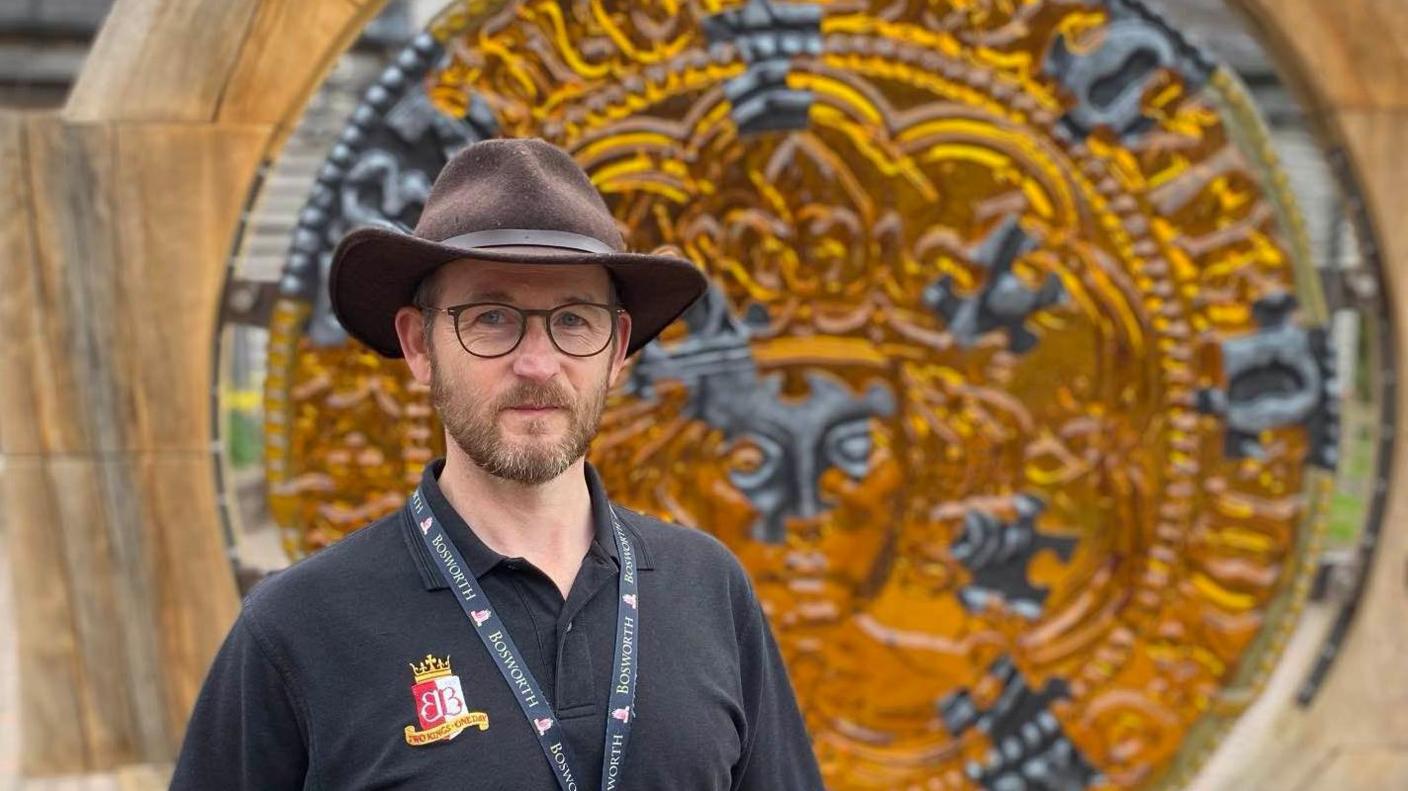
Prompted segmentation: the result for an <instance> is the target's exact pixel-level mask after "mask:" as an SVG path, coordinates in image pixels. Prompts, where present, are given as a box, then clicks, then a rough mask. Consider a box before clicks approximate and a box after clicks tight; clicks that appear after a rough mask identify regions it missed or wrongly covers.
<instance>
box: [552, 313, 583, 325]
mask: <svg viewBox="0 0 1408 791" xmlns="http://www.w3.org/2000/svg"><path fill="white" fill-rule="evenodd" d="M557 323H558V324H561V325H562V326H564V327H584V326H586V325H587V320H586V319H584V318H582V317H581V316H579V315H577V314H576V313H565V312H564V313H559V314H557Z"/></svg>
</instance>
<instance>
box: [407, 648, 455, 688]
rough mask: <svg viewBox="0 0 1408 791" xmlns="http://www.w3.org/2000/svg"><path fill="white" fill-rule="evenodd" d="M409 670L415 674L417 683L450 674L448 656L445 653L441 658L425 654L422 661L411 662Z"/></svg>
mask: <svg viewBox="0 0 1408 791" xmlns="http://www.w3.org/2000/svg"><path fill="white" fill-rule="evenodd" d="M411 672H412V673H414V674H415V677H416V683H417V684H420V683H422V682H425V681H430V680H431V679H434V678H442V677H444V676H448V675H450V657H449V656H448V655H446V657H445V658H444V659H441V658H439V657H437V656H431V655H430V654H426V655H425V661H424V662H412V663H411Z"/></svg>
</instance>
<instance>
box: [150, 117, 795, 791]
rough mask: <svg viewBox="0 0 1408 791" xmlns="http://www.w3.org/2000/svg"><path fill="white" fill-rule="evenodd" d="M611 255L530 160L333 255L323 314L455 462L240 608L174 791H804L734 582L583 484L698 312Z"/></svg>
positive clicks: (691, 539)
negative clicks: (649, 373) (378, 363)
mask: <svg viewBox="0 0 1408 791" xmlns="http://www.w3.org/2000/svg"><path fill="white" fill-rule="evenodd" d="M624 248H625V245H624V241H623V240H622V238H621V234H620V231H619V230H618V228H617V226H616V224H615V221H614V219H613V218H612V216H611V214H610V213H609V211H608V210H607V208H606V205H605V203H604V202H603V201H602V199H601V196H600V194H599V193H597V191H596V190H595V188H594V187H592V185H591V183H590V181H589V180H588V178H587V176H586V174H585V173H583V172H582V170H581V169H580V168H579V167H578V166H577V165H576V163H575V162H573V160H572V159H571V157H569V156H568V155H567V154H565V153H564V152H562V151H560V150H558V149H556V148H554V147H553V146H551V145H549V144H547V143H544V142H542V141H538V140H492V141H486V142H483V143H478V144H475V145H472V146H470V147H468V148H466V149H465V150H463V151H462V152H461V153H459V154H458V155H456V156H455V157H454V159H452V160H451V161H450V163H449V164H448V165H446V167H445V169H444V170H443V171H442V172H441V174H440V176H439V178H438V179H437V180H436V183H435V185H434V187H433V189H432V191H431V195H430V197H429V199H428V200H427V202H426V206H425V210H424V212H423V213H422V216H421V219H420V221H419V222H418V224H417V226H416V229H415V231H414V233H413V235H409V236H408V235H405V234H398V233H394V232H390V231H386V230H381V229H361V230H358V231H354V232H352V233H350V234H348V236H347V238H346V239H344V240H343V242H342V244H341V245H340V246H339V248H338V250H337V252H336V254H335V256H334V261H333V266H332V271H331V275H330V279H329V289H330V292H331V298H332V304H333V308H334V310H335V311H336V313H337V316H338V318H339V319H340V320H341V321H342V323H343V325H344V326H345V327H346V328H347V330H348V331H349V332H350V333H351V334H352V335H354V336H355V337H357V338H359V339H360V340H362V341H363V342H365V343H366V344H368V345H369V346H370V347H371V348H373V349H375V350H377V351H378V352H380V353H382V354H384V355H386V356H388V357H397V356H404V357H405V358H406V362H407V364H408V365H409V367H410V370H411V373H412V375H413V376H415V378H416V380H417V381H419V382H422V383H426V384H429V385H430V388H431V393H432V400H433V402H434V405H435V408H436V409H437V410H438V412H439V414H440V417H441V421H442V423H443V424H444V427H445V433H446V440H447V441H446V448H447V452H446V457H445V459H443V460H436V461H435V462H432V463H431V464H430V465H429V466H428V467H427V468H426V470H425V473H424V475H423V477H422V480H421V483H420V486H419V488H418V489H417V490H416V492H415V493H414V494H413V495H412V496H411V498H410V500H409V501H408V503H407V505H406V507H405V508H403V509H401V510H400V511H398V512H397V513H395V514H393V515H391V516H389V517H387V518H385V519H382V520H381V521H379V522H376V523H374V524H372V525H370V526H368V527H366V528H364V529H362V530H360V531H358V532H356V533H354V534H353V535H351V536H349V537H348V538H347V539H345V540H343V541H342V542H341V543H339V544H336V545H334V546H332V547H331V548H329V549H326V550H324V551H323V552H321V553H319V554H317V555H315V556H313V557H311V558H309V559H307V560H305V561H303V562H301V563H298V564H296V565H295V566H293V567H292V568H290V569H288V570H287V571H284V572H282V573H280V574H278V575H276V576H275V577H273V578H271V579H270V580H268V581H266V582H265V583H263V584H261V585H259V586H258V587H257V588H256V589H255V590H254V591H253V592H251V593H250V595H249V597H248V598H247V599H246V601H245V606H244V609H243V611H242V613H241V615H240V617H239V620H238V621H237V622H236V623H235V625H234V627H233V628H232V630H231V633H230V636H229V637H228V638H227V640H226V642H225V645H224V646H223V647H222V648H221V650H220V653H219V655H218V656H217V657H216V659H215V662H214V664H213V666H212V667H211V670H210V674H209V677H208V678H207V679H206V682H205V687H204V689H203V690H202V691H201V694H200V698H199V700H198V701H197V703H196V707H195V710H194V712H193V713H192V715H191V721H190V725H189V728H188V730H187V734H186V740H185V744H184V746H183V748H182V752H181V756H180V759H179V762H178V764H177V766H176V771H175V776H174V779H173V781H172V787H173V788H180V789H186V788H191V789H223V788H248V789H281V788H325V789H350V788H370V787H377V788H390V787H407V788H417V789H421V788H429V789H435V788H445V789H461V790H462V789H551V788H562V789H569V790H570V789H581V790H582V791H589V790H591V789H599V788H601V789H687V790H688V791H695V790H696V789H699V790H701V791H702V790H703V789H768V790H769V791H774V790H783V789H807V790H811V789H819V788H821V781H820V777H819V773H818V771H817V766H816V761H815V758H814V757H813V754H812V751H811V746H810V744H809V742H808V740H807V737H806V733H805V730H804V728H803V726H802V721H801V717H800V715H799V713H798V710H797V705H796V702H795V698H794V696H793V693H792V689H791V687H790V686H789V683H788V679H787V674H786V671H785V669H784V667H783V665H782V663H781V660H780V658H779V654H778V650H777V646H776V644H775V642H774V640H773V636H772V633H771V631H770V630H769V627H768V624H767V622H766V621H765V620H764V618H763V614H762V611H761V609H760V607H759V605H758V602H757V599H756V598H755V596H754V593H753V589H752V586H751V585H750V583H749V580H748V578H747V577H746V576H745V574H744V572H743V570H742V568H741V566H740V565H739V564H738V562H737V561H736V560H735V559H734V557H733V556H732V555H731V554H729V552H728V551H727V550H726V549H725V548H724V547H723V545H722V544H720V543H719V542H717V541H715V540H714V539H713V538H711V537H709V536H708V535H706V534H704V533H702V532H699V531H694V530H688V529H684V528H681V527H676V526H672V525H667V524H665V523H662V522H660V521H657V520H655V519H651V518H649V517H646V516H643V515H640V514H636V513H634V512H631V511H629V510H627V509H625V508H622V507H620V506H616V505H613V504H612V503H611V502H610V501H609V500H608V498H607V495H606V493H605V492H604V491H603V490H602V487H601V483H600V478H599V477H598V476H597V474H596V472H595V471H594V470H593V469H592V468H591V466H590V465H588V464H586V463H585V461H584V454H585V452H586V449H587V446H588V444H589V442H590V441H591V438H592V436H593V435H594V434H595V433H596V430H597V427H598V424H599V421H600V418H601V412H602V409H603V406H604V404H605V399H606V394H607V391H608V389H609V388H610V387H611V385H612V384H613V383H614V382H615V381H616V380H617V378H618V377H619V376H620V374H621V371H622V368H623V367H624V365H625V361H626V358H627V357H629V356H630V355H631V354H632V353H634V352H636V351H637V350H639V349H640V348H641V347H642V346H644V345H645V344H646V343H648V342H649V341H650V340H651V339H652V338H654V337H655V336H656V335H657V334H659V332H660V331H661V330H662V329H664V328H665V327H666V326H667V325H668V324H669V323H670V322H672V321H673V320H674V319H675V318H677V317H678V316H679V315H680V314H681V313H682V312H683V311H684V309H685V308H686V307H688V306H689V305H690V303H691V302H693V301H694V300H695V299H696V298H697V297H698V296H699V295H700V294H701V293H703V291H704V288H705V280H704V278H703V277H702V276H701V275H700V274H699V272H698V271H697V270H696V269H695V268H694V267H693V266H691V265H690V264H689V263H688V262H685V261H683V260H681V259H678V258H676V257H673V256H666V255H644V254H636V253H629V252H625V251H624Z"/></svg>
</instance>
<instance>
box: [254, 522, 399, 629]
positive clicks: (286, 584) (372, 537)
mask: <svg viewBox="0 0 1408 791" xmlns="http://www.w3.org/2000/svg"><path fill="white" fill-rule="evenodd" d="M404 542H405V539H404V538H403V526H402V524H401V512H400V510H399V509H398V510H397V511H396V512H393V513H391V514H390V515H388V516H385V517H383V518H381V519H378V520H377V521H375V522H372V523H371V524H369V525H367V526H366V527H363V528H360V529H358V530H356V531H353V532H352V533H349V534H348V535H347V536H346V537H344V538H342V539H341V540H339V541H338V542H336V543H334V544H332V545H330V546H328V547H326V548H325V549H322V550H319V551H318V552H316V553H314V554H313V555H310V556H308V557H306V558H303V559H301V560H299V561H297V562H295V563H294V564H293V565H291V566H289V567H288V568H286V569H283V570H281V571H276V572H274V573H272V574H270V575H269V576H268V577H266V578H264V579H263V580H261V581H260V582H259V583H258V584H256V585H255V586H254V588H253V589H252V590H250V592H249V594H248V595H246V596H245V600H244V608H245V610H246V612H251V611H252V612H253V613H255V614H257V617H258V618H259V619H260V620H261V621H270V620H275V621H283V620H287V619H289V618H294V617H296V616H297V615H298V614H299V613H303V612H310V611H315V610H320V611H321V612H322V613H323V614H324V615H326V614H327V613H328V612H329V608H328V607H326V606H319V605H326V604H327V603H329V602H345V604H343V605H342V606H334V607H332V608H331V609H332V611H333V612H336V611H338V610H340V609H341V608H342V607H345V606H347V605H348V604H351V602H352V601H354V600H355V599H356V598H361V599H362V600H363V602H364V603H365V601H366V600H367V599H370V598H372V597H370V596H365V597H361V596H358V595H357V594H359V593H363V592H370V591H376V590H378V589H384V588H385V587H386V586H388V585H395V584H397V583H398V582H399V583H401V584H407V583H415V584H419V577H418V576H415V575H414V573H413V572H414V567H413V564H412V562H411V560H410V556H409V554H408V553H407V552H406V551H405V549H404V548H403V547H404ZM408 571H409V572H412V573H410V574H408ZM349 596H351V597H353V598H352V599H349V598H348V597H349Z"/></svg>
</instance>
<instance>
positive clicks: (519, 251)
mask: <svg viewBox="0 0 1408 791" xmlns="http://www.w3.org/2000/svg"><path fill="white" fill-rule="evenodd" d="M461 258H470V259H474V260H476V261H494V262H505V263H523V264H551V265H562V266H575V265H582V264H597V265H599V266H603V267H605V268H606V269H607V271H609V272H610V273H611V276H612V280H613V281H614V282H615V284H616V290H617V297H618V299H619V301H620V303H621V307H623V308H625V309H626V312H628V313H630V314H631V338H630V341H629V342H628V343H627V345H626V354H627V355H628V356H629V355H632V354H635V353H636V352H637V351H639V350H640V349H641V348H642V347H644V346H645V345H646V344H647V343H650V342H651V341H652V340H654V339H655V337H656V336H657V335H659V334H660V333H661V332H662V331H663V330H664V329H665V328H666V327H668V326H669V325H670V324H671V322H673V321H674V320H675V319H677V318H679V317H680V315H681V314H682V313H684V311H685V310H686V309H688V308H689V306H690V305H692V304H694V301H695V300H697V299H698V298H699V297H700V296H701V295H703V293H704V291H705V290H706V289H707V288H708V280H707V279H706V278H705V277H704V274H703V273H702V272H700V271H699V270H698V269H697V268H696V267H695V266H694V265H693V264H691V263H690V262H689V261H687V260H685V259H683V258H679V257H677V256H673V255H657V254H650V253H587V252H578V251H575V250H565V249H561V248H522V247H497V248H476V249H474V250H465V249H464V248H461V247H454V246H451V245H444V244H440V243H439V242H434V241H430V240H427V239H421V238H419V237H416V236H411V235H409V234H405V233H400V232H398V231H393V230H389V229H385V228H375V227H373V228H358V229H356V230H353V231H351V232H349V233H348V234H347V235H346V236H344V237H343V238H342V241H341V242H340V243H339V244H338V246H337V249H336V250H335V251H334V252H333V260H332V267H331V271H330V272H329V273H328V296H329V298H330V300H331V302H332V311H333V315H335V316H336V317H337V320H338V321H340V322H341V323H342V326H343V328H345V329H346V330H347V332H348V333H350V334H351V335H352V337H354V338H356V339H357V340H359V341H361V342H362V343H365V344H366V345H367V346H369V347H371V348H372V349H373V350H375V351H376V352H377V353H378V354H381V355H382V356H383V357H391V358H396V357H401V356H402V354H401V341H400V339H399V338H397V336H396V326H395V316H396V311H397V310H399V309H401V308H402V307H404V306H406V305H409V304H411V300H412V298H413V297H414V296H415V290H416V287H417V286H418V285H420V282H421V280H423V279H424V278H425V277H426V276H427V275H429V274H430V273H431V272H433V271H435V269H436V268H438V267H440V266H442V265H444V264H447V263H449V262H451V261H455V260H458V259H461Z"/></svg>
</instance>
